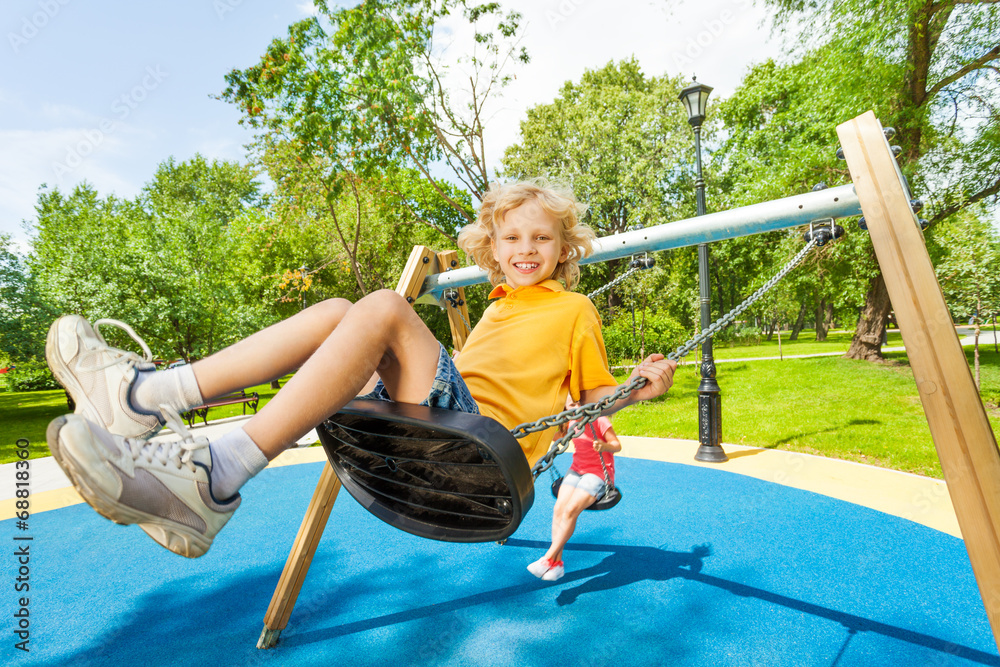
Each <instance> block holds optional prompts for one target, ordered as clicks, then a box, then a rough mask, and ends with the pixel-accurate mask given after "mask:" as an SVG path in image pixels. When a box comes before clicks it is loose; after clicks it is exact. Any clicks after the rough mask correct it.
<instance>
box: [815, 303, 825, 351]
mask: <svg viewBox="0 0 1000 667" xmlns="http://www.w3.org/2000/svg"><path fill="white" fill-rule="evenodd" d="M824 340H826V300H825V299H820V300H819V303H818V304H816V342H817V343H819V342H822V341H824Z"/></svg>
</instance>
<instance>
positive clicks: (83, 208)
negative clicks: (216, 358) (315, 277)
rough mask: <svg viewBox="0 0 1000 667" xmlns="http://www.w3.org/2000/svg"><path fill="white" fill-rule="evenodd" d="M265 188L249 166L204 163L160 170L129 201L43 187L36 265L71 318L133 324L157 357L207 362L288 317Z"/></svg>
mask: <svg viewBox="0 0 1000 667" xmlns="http://www.w3.org/2000/svg"><path fill="white" fill-rule="evenodd" d="M259 187H260V186H259V184H258V183H257V182H256V180H255V175H254V173H253V171H252V170H250V169H249V168H247V167H245V166H241V165H238V164H235V163H231V162H219V161H216V162H212V163H209V162H207V161H206V160H205V159H204V158H202V157H201V156H195V158H193V159H192V160H189V161H187V162H183V163H176V162H175V161H174V160H173V159H170V160H168V161H167V162H165V163H163V164H161V165H160V167H159V168H158V169H157V171H156V173H155V174H154V176H153V178H152V180H151V181H150V183H148V184H147V185H146V187H145V188H144V189H143V192H142V193H141V194H140V195H139V196H138V197H137V198H136V199H134V200H131V201H127V200H120V199H117V198H115V197H107V198H106V199H103V200H102V199H101V198H100V197H99V196H98V194H97V192H96V191H95V190H94V189H93V188H92V187H91V186H89V185H87V184H82V185H80V186H77V187H76V188H75V189H74V190H73V192H72V193H71V194H70V195H69V196H68V197H67V196H64V195H63V194H62V193H61V192H59V190H51V191H49V190H43V191H42V192H40V193H39V202H38V204H37V205H36V212H37V220H36V222H35V232H36V235H35V237H34V238H33V239H32V246H33V248H32V255H31V257H30V259H29V266H30V269H31V271H32V274H33V275H35V276H37V279H38V282H39V285H40V290H41V291H42V293H43V295H44V296H45V298H47V299H48V300H49V301H50V302H51V303H52V304H53V305H54V306H55V307H56V308H57V309H58V310H60V311H62V312H75V313H80V314H83V315H84V316H86V317H88V318H91V319H97V318H100V317H113V318H116V319H122V320H124V321H127V322H128V323H129V324H130V325H132V326H133V327H134V328H135V329H136V330H138V331H140V332H142V335H143V337H144V338H146V339H147V341H148V342H149V343H150V346H151V347H152V348H153V350H154V351H155V353H156V354H158V355H160V356H164V357H169V358H173V357H175V356H179V357H182V358H184V359H187V360H190V359H194V358H200V357H203V356H207V355H208V354H211V353H212V352H213V351H215V350H217V349H220V348H221V347H224V346H225V345H227V344H229V343H232V342H234V341H236V340H239V339H240V338H243V337H245V336H247V335H249V334H250V333H252V332H254V331H257V330H258V329H260V328H261V327H263V326H266V325H267V324H270V323H272V322H273V321H275V320H276V318H277V317H278V315H279V314H280V313H279V309H278V308H276V306H275V302H276V301H277V299H278V298H279V296H280V295H279V293H278V290H277V283H278V278H277V275H276V274H277V271H276V270H275V267H276V266H284V265H286V264H287V261H286V260H285V258H283V257H280V256H279V255H278V253H277V252H276V250H277V249H271V248H269V247H268V245H267V244H268V240H267V234H268V233H269V232H270V231H271V227H272V225H270V224H268V221H267V215H266V212H265V211H264V209H263V208H262V207H263V201H262V199H261V195H260V192H259ZM109 335H111V337H112V338H113V339H116V342H120V343H121V344H122V345H125V344H126V339H124V338H122V339H121V340H120V341H117V334H116V333H115V332H113V331H111V332H109Z"/></svg>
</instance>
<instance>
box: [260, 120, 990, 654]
mask: <svg viewBox="0 0 1000 667" xmlns="http://www.w3.org/2000/svg"><path fill="white" fill-rule="evenodd" d="M837 133H838V136H839V138H840V142H841V149H840V150H839V151H838V156H840V157H843V158H844V159H845V160H846V161H847V166H848V169H849V171H850V174H851V179H852V181H853V184H852V185H843V186H839V187H835V188H828V189H823V190H818V191H813V192H810V193H807V194H804V195H797V196H794V197H788V198H785V199H780V200H775V201H771V202H763V203H761V204H755V205H753V206H747V207H743V208H739V209H733V210H730V211H722V212H719V213H713V214H709V215H704V216H699V217H697V218H691V219H687V220H681V221H677V222H673V223H669V224H666V225H659V226H657V227H653V228H649V229H640V230H636V231H632V232H627V233H624V234H618V235H614V236H611V237H605V238H602V239H599V240H598V242H597V243H596V244H595V252H594V253H593V254H592V255H591V256H590V257H588V258H586V259H585V260H583V261H582V262H581V263H584V264H590V263H596V262H604V261H609V260H612V259H619V258H622V257H628V256H630V255H632V256H636V255H638V254H642V253H647V252H654V251H659V250H666V249H671V248H678V247H684V246H689V245H695V244H698V243H706V242H712V241H718V240H723V239H731V238H738V237H742V236H749V235H752V234H757V233H762V232H767V231H775V230H780V229H787V228H791V227H798V226H802V225H808V226H809V230H808V231H807V232H806V233H805V240H806V242H807V243H806V245H805V246H804V247H803V248H802V249H801V250H800V251H799V253H797V254H796V256H795V257H793V258H792V260H790V261H789V262H788V264H786V266H785V267H783V268H782V269H781V271H779V272H778V273H777V274H776V275H775V276H774V277H773V278H771V279H770V280H769V281H768V282H767V283H765V285H764V286H763V287H761V288H760V289H759V290H757V291H756V292H755V293H754V294H753V295H751V296H750V297H749V298H747V300H746V301H744V302H743V303H742V304H740V305H739V306H737V307H736V308H734V309H733V310H732V311H730V312H729V313H727V314H726V315H724V316H723V317H721V318H720V319H719V320H718V321H716V322H715V323H713V324H712V325H711V326H710V327H708V328H706V329H705V330H703V331H702V332H701V333H700V334H699V335H698V336H696V337H695V338H694V339H692V340H690V341H688V342H687V343H685V344H684V345H683V346H681V347H679V348H678V349H677V350H676V351H674V352H672V353H671V354H670V355H668V358H670V359H674V360H677V359H680V358H681V357H682V356H684V355H685V354H687V353H688V352H689V351H691V350H692V349H694V348H695V347H697V345H699V344H700V343H701V342H702V341H703V340H705V339H706V338H708V337H710V336H713V335H714V334H715V333H717V332H718V331H719V330H721V329H722V328H724V327H725V326H727V325H728V324H729V323H731V322H732V321H733V320H734V319H735V318H736V316H738V315H739V314H740V313H741V312H743V311H744V310H745V309H746V308H747V307H749V306H750V305H751V304H752V303H753V302H755V301H756V300H757V299H759V298H760V297H761V296H763V294H764V293H765V292H767V291H768V290H769V289H770V288H771V287H773V286H774V285H775V284H776V283H777V282H778V281H779V280H781V278H782V277H784V275H786V274H787V273H788V272H789V271H791V270H792V269H793V268H794V267H795V266H797V265H798V264H799V263H800V262H801V261H802V259H803V258H804V257H805V256H806V255H807V254H808V252H809V251H810V250H811V249H812V248H813V247H814V246H822V245H824V244H825V243H827V242H829V241H831V240H833V239H835V238H838V237H839V236H840V235H841V234H842V233H843V230H842V229H841V228H840V227H839V226H838V225H836V220H837V219H838V218H844V217H851V216H857V215H862V214H863V215H864V217H863V218H862V220H863V222H861V223H859V226H860V227H861V228H862V229H867V230H868V232H869V234H870V236H871V240H872V245H873V247H874V249H875V253H876V256H877V258H878V262H879V265H880V267H881V269H882V273H883V276H884V279H885V282H886V288H887V290H888V292H889V297H890V299H891V300H892V304H893V308H894V311H895V313H896V318H897V322H898V324H899V328H900V332H901V334H902V336H903V342H904V344H905V345H906V349H907V356H908V358H909V361H910V365H911V368H912V369H913V374H914V379H915V381H916V383H917V388H918V392H919V395H920V399H921V402H922V405H923V408H924V413H925V415H926V417H927V421H928V425H929V426H930V431H931V436H932V439H933V441H934V445H935V448H936V449H937V452H938V456H939V458H940V460H941V467H942V469H943V471H944V476H945V481H946V482H947V485H948V489H949V493H950V495H951V498H952V503H953V505H954V508H955V512H956V515H957V518H958V522H959V527H960V528H961V530H962V535H963V537H964V540H965V545H966V549H967V551H968V554H969V560H970V562H971V564H972V569H973V572H974V574H975V577H976V581H977V584H978V586H979V591H980V595H981V596H982V599H983V603H984V606H985V608H986V612H987V616H988V618H989V620H990V624H991V627H992V629H993V633H994V639H995V640H996V641H997V642H998V646H1000V453H998V450H997V444H996V439H995V438H994V436H993V431H992V429H991V428H990V424H989V420H988V419H987V417H986V413H985V411H984V409H983V406H982V402H981V401H980V399H979V394H978V392H977V391H976V388H975V384H974V382H973V380H972V376H971V373H970V371H969V368H968V364H967V362H966V359H965V354H964V352H963V351H962V348H961V345H960V343H959V341H958V337H957V335H956V333H955V329H954V326H953V325H952V319H951V315H950V313H949V311H948V308H947V305H946V304H945V301H944V297H943V295H942V292H941V288H940V286H939V284H938V282H937V278H936V276H935V274H934V269H933V266H932V265H931V262H930V258H929V256H928V254H927V250H926V247H925V245H924V239H923V232H922V225H921V221H918V220H917V218H916V216H915V215H914V213H915V211H916V210H919V202H916V201H914V200H912V198H911V196H910V193H909V191H908V185H907V183H906V179H905V178H904V177H903V175H902V173H901V172H900V170H899V167H898V165H897V163H896V160H895V156H896V154H897V152H896V151H895V150H894V149H893V147H890V146H889V144H888V141H887V140H888V139H889V138H890V137H891V128H887V129H883V128H882V126H881V124H880V123H879V121H878V120H877V119H876V117H875V115H874V113H872V112H870V111H869V112H867V113H865V114H863V115H861V116H858V117H857V118H854V119H853V120H850V121H848V122H846V123H843V124H842V125H840V126H838V127H837ZM649 266H652V262H651V260H645V259H643V260H635V261H633V263H632V266H631V269H630V270H629V271H628V272H626V273H624V274H622V275H621V276H619V277H618V278H617V279H616V280H615V281H612V282H611V283H609V284H607V285H605V286H604V287H602V288H601V289H599V290H597V291H595V292H594V293H592V294H591V295H589V296H591V298H593V296H596V294H598V293H600V292H602V291H604V290H606V289H609V288H611V287H613V286H614V285H617V284H619V283H620V282H621V281H623V280H624V279H626V278H627V277H628V276H629V275H631V274H632V273H633V272H634V271H636V270H641V269H642V268H648V267H649ZM482 282H486V275H485V272H483V271H482V270H481V269H479V268H478V267H466V268H458V260H457V253H456V252H455V251H447V252H441V253H435V252H434V251H432V250H431V249H429V248H426V247H424V246H417V247H415V248H414V249H413V252H412V253H411V255H410V258H409V260H408V262H407V264H406V268H405V269H404V271H403V274H402V277H401V278H400V281H399V284H398V286H397V288H396V291H397V292H399V293H400V294H401V295H403V296H404V297H405V298H406V299H407V301H409V302H410V303H418V302H419V303H436V304H438V305H441V306H443V307H445V308H446V309H447V312H448V317H449V322H450V326H451V334H452V342H453V345H454V347H455V349H457V350H461V349H462V347H463V345H464V344H465V340H466V337H467V336H468V333H469V331H470V329H471V327H470V326H469V324H468V322H469V315H468V310H467V307H466V303H465V298H464V287H466V286H469V285H474V284H477V283H482ZM644 382H645V380H644V379H643V378H637V379H636V380H634V381H632V382H631V383H629V384H626V385H622V386H621V387H619V388H618V389H617V391H615V392H614V393H613V394H611V395H610V396H608V397H605V398H604V399H603V400H602V401H600V402H598V403H593V404H589V405H581V406H579V407H577V408H574V409H572V410H566V411H564V412H561V413H559V414H557V415H552V416H549V417H545V418H542V419H539V420H537V421H536V422H532V423H528V424H521V425H519V426H517V427H516V428H514V429H511V430H508V429H507V428H505V427H504V426H502V425H501V424H499V423H497V422H496V421H494V420H492V419H490V418H488V417H483V416H480V415H471V414H465V413H460V412H454V411H449V410H441V409H436V408H430V407H426V406H418V405H411V404H405V403H387V402H381V401H361V400H357V401H352V402H351V403H349V404H348V405H347V406H345V407H344V408H343V409H342V410H341V411H340V412H338V413H337V414H336V415H333V416H332V417H330V418H329V419H328V420H326V421H325V422H324V423H323V424H321V425H320V427H318V428H317V432H318V434H319V437H320V441H321V443H322V445H323V447H324V449H325V450H326V454H327V459H328V463H327V464H326V465H325V466H324V468H323V472H322V473H321V475H320V479H319V483H318V484H317V486H316V491H315V492H314V494H313V497H312V500H311V501H310V503H309V507H308V509H307V511H306V515H305V518H304V519H303V521H302V524H301V526H300V528H299V531H298V534H297V535H296V537H295V541H294V543H293V545H292V548H291V551H290V553H289V556H288V559H287V561H286V563H285V567H284V569H283V571H282V573H281V576H280V578H279V580H278V584H277V587H276V589H275V591H274V594H273V596H272V599H271V603H270V605H269V607H268V609H267V612H266V614H265V616H264V629H263V631H262V633H261V636H260V639H259V640H258V643H257V647H258V648H271V647H273V646H274V645H275V644H276V643H277V641H278V638H279V636H280V634H281V631H282V630H283V629H284V628H285V627H286V625H287V624H288V620H289V618H290V616H291V613H292V609H293V607H294V605H295V601H296V599H297V597H298V594H299V591H300V589H301V587H302V584H303V581H304V580H305V577H306V573H307V572H308V569H309V565H310V563H311V561H312V558H313V555H314V554H315V551H316V547H317V545H318V543H319V540H320V538H321V536H322V533H323V530H324V528H325V526H326V522H327V520H328V518H329V516H330V512H331V510H332V509H333V505H334V502H335V500H336V498H337V495H338V493H339V491H340V488H341V486H343V487H344V488H346V489H347V491H348V492H349V493H350V494H351V495H352V496H353V497H354V498H355V499H356V500H357V501H358V502H359V503H361V505H362V506H364V507H365V508H366V509H368V510H369V511H370V512H371V513H372V514H374V515H375V516H377V517H378V518H380V519H381V520H383V521H385V522H386V523H388V524H390V525H392V526H393V527H395V528H398V529H400V530H404V531H406V532H409V533H412V534H414V535H418V536H421V537H427V538H431V539H437V540H446V541H452V542H488V541H498V542H500V543H503V542H504V541H505V540H506V539H507V537H508V536H510V535H511V534H513V533H514V531H516V530H517V528H518V526H519V525H520V523H521V520H522V518H523V517H524V516H525V514H526V513H527V512H528V510H529V509H530V508H531V505H532V503H533V501H534V480H535V478H537V477H538V475H540V474H541V473H543V472H544V471H545V470H549V469H551V468H552V466H553V465H554V462H555V458H556V456H558V455H559V454H560V453H562V452H564V451H565V450H566V449H567V448H568V446H569V443H570V442H572V440H573V439H574V438H575V437H577V436H578V435H579V434H580V433H582V432H583V430H584V429H585V428H587V426H588V424H590V423H591V422H593V421H594V420H595V419H597V417H598V416H599V415H600V413H601V412H602V411H603V410H604V409H605V408H607V407H608V406H610V405H611V404H612V403H614V402H615V401H617V400H618V399H620V398H623V397H627V396H628V395H629V393H631V391H633V390H634V389H636V388H638V387H640V386H642V383H644ZM563 424H569V426H568V428H567V429H566V433H565V434H564V435H563V436H561V437H560V438H558V439H556V440H555V441H553V443H552V444H551V446H550V447H549V450H548V451H547V452H546V454H545V455H544V456H543V457H542V458H541V459H540V460H539V461H538V462H537V463H536V464H535V465H534V466H533V467H532V468H531V469H529V467H528V462H527V460H526V459H525V457H524V454H523V453H522V450H521V448H520V446H519V445H518V444H517V438H519V437H523V436H525V435H527V434H529V433H534V432H537V431H541V430H547V429H549V428H552V427H555V426H561V425H563ZM720 449H721V448H720ZM720 460H725V457H724V456H721V457H720ZM558 481H560V480H556V482H555V483H553V492H555V489H556V488H557V483H558ZM608 486H609V487H610V485H608ZM620 499H621V493H620V491H619V490H618V489H616V488H613V487H611V488H610V490H609V492H608V493H607V494H606V495H605V496H604V497H602V498H600V499H598V502H597V503H595V509H608V508H610V507H613V506H614V505H615V504H617V503H618V501H619V500H620Z"/></svg>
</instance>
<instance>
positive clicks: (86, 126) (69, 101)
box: [0, 0, 783, 249]
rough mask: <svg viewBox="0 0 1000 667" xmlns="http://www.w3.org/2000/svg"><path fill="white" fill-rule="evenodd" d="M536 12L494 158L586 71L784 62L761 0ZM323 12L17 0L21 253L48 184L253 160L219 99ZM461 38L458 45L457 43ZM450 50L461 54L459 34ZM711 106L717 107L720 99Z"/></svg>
mask: <svg viewBox="0 0 1000 667" xmlns="http://www.w3.org/2000/svg"><path fill="white" fill-rule="evenodd" d="M501 4H502V5H503V6H504V7H505V8H508V9H516V10H518V11H520V12H521V13H522V14H523V16H524V22H525V26H526V27H525V31H524V36H523V42H522V44H523V46H524V47H525V48H526V49H527V50H528V53H529V55H530V56H531V63H530V64H529V65H526V66H525V65H522V66H519V67H518V68H517V69H516V70H515V72H514V73H515V74H516V76H517V78H516V80H515V81H513V82H512V84H511V85H510V86H509V87H508V88H507V89H506V90H505V92H504V95H503V97H502V98H501V99H499V100H496V101H494V102H493V104H492V107H491V108H490V110H489V111H490V112H491V114H490V116H489V121H488V123H487V125H486V144H487V150H486V153H487V163H488V165H491V166H493V167H496V166H499V157H500V156H501V155H502V154H503V150H504V148H506V146H508V145H510V144H513V143H515V142H517V141H518V138H519V123H520V121H521V120H523V119H524V117H525V112H526V110H527V109H529V108H531V107H532V106H535V105H537V104H543V103H548V102H551V101H552V100H553V99H554V98H555V96H556V95H557V94H558V90H559V88H560V86H561V85H562V84H563V83H564V82H566V81H577V80H579V78H580V76H581V74H582V73H583V72H584V71H585V70H587V69H595V68H599V67H603V66H604V65H606V64H607V63H608V62H609V61H612V60H614V61H619V60H623V59H627V58H630V57H635V58H636V60H637V61H638V62H639V64H640V66H641V67H642V69H643V71H644V72H645V73H646V74H647V75H649V76H660V75H663V74H669V75H671V76H673V75H683V76H684V77H685V78H686V79H690V78H691V77H692V76H693V75H697V77H698V81H700V82H702V83H705V84H707V85H710V86H712V87H713V88H714V89H715V90H714V92H713V93H712V95H713V98H714V99H719V98H721V97H726V96H728V95H730V94H732V92H733V91H734V90H735V88H736V87H737V86H738V85H739V83H740V81H741V79H742V78H743V76H744V74H745V73H746V72H747V70H748V69H749V68H750V67H751V66H752V64H754V63H758V62H761V61H764V60H766V59H768V58H780V57H781V55H782V53H783V52H782V40H781V39H780V37H778V36H772V35H771V32H770V28H769V23H768V22H767V21H766V20H765V19H766V14H765V11H764V10H763V9H761V8H759V7H756V6H754V4H753V3H752V1H751V0H701V1H695V0H506V1H504V2H502V3H501ZM313 11H314V9H313V7H312V5H311V2H310V1H309V0H269V1H267V2H265V1H264V0H177V1H176V2H170V3H168V2H155V3H146V2H123V1H120V0H109V1H107V2H101V3H94V2H84V1H83V0H7V1H6V2H5V11H4V12H3V16H2V17H0V34H2V35H3V41H2V43H0V71H3V73H4V74H3V76H2V77H0V233H7V234H10V235H11V236H13V237H14V239H15V240H16V241H17V242H18V244H19V245H20V246H21V248H22V249H26V247H27V246H26V242H27V239H28V237H29V234H30V230H26V229H25V222H28V223H29V224H30V222H31V221H32V220H33V219H34V205H35V203H36V201H37V199H38V191H39V188H40V187H42V186H43V185H47V186H48V187H50V188H51V187H58V188H59V189H60V190H62V191H64V192H68V191H70V190H72V189H73V187H75V186H76V185H77V184H78V183H80V182H83V181H87V182H89V183H90V184H91V185H93V186H94V187H95V188H96V189H97V191H98V192H99V194H100V196H102V197H105V196H107V195H110V194H115V195H116V196H118V197H123V198H130V197H134V196H135V195H137V194H138V193H139V191H140V190H141V188H142V186H143V185H144V184H145V183H146V182H147V181H149V180H150V179H151V178H152V175H153V172H154V171H155V169H156V167H157V165H159V164H160V163H161V162H163V161H165V160H167V159H168V158H170V157H173V158H175V159H176V160H177V161H184V160H188V159H190V158H192V157H193V156H194V155H195V154H196V153H200V154H202V155H203V156H205V157H206V158H209V159H221V160H236V161H241V162H245V161H246V151H245V149H244V146H245V144H247V143H248V142H249V141H250V139H251V135H250V133H249V132H248V131H247V130H246V129H245V128H243V127H241V126H240V125H239V124H238V121H239V114H238V112H237V110H236V108H235V107H234V106H233V105H231V104H227V103H225V102H222V101H220V100H217V99H213V96H214V95H218V94H219V93H221V92H222V90H223V89H224V88H225V80H224V77H225V75H226V73H227V72H229V71H231V70H232V69H234V68H241V69H242V68H245V67H248V66H251V65H253V64H255V63H256V62H257V61H258V59H259V58H260V56H261V54H262V53H263V52H264V50H265V49H266V47H267V45H268V43H269V42H270V41H271V39H273V38H275V37H280V36H284V35H285V34H286V32H287V27H288V26H289V25H290V24H292V23H294V22H296V21H299V20H302V19H303V18H305V17H307V16H309V15H310V14H311V13H312V12H313ZM448 44H449V42H447V41H446V42H445V43H444V46H445V47H448ZM450 44H451V46H450V47H448V48H450V51H448V50H446V52H445V53H444V57H445V58H447V57H448V56H449V54H455V55H457V54H458V52H459V51H461V44H462V39H461V36H456V38H455V39H454V41H453V42H450ZM711 102H712V100H710V102H709V103H710V104H711Z"/></svg>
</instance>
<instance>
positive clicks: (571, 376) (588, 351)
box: [455, 280, 618, 465]
mask: <svg viewBox="0 0 1000 667" xmlns="http://www.w3.org/2000/svg"><path fill="white" fill-rule="evenodd" d="M496 297H500V298H499V300H498V301H495V302H494V303H492V304H490V306H489V307H488V308H487V309H486V312H485V313H484V314H483V317H482V319H481V320H480V321H479V323H478V324H476V328H475V329H474V330H473V331H472V333H471V334H470V335H469V338H468V340H467V341H466V343H465V347H463V348H462V353H461V354H460V355H458V359H456V360H455V365H456V366H457V367H458V371H459V372H460V373H461V374H462V378H463V379H464V380H465V383H466V384H467V385H468V387H469V391H470V392H471V393H472V397H473V398H474V399H476V403H477V404H478V405H479V410H480V412H481V413H482V414H484V415H486V416H487V417H492V418H493V419H495V420H497V421H498V422H500V423H501V424H503V425H504V426H506V427H507V428H509V429H510V428H514V427H515V426H517V425H518V424H522V423H524V422H530V421H534V420H536V419H539V418H540V417H545V416H547V415H551V414H555V413H557V412H562V411H563V410H564V409H565V400H566V392H567V391H569V392H570V393H571V394H572V395H573V397H574V398H579V397H580V392H581V391H583V390H585V389H594V388H597V387H603V386H616V385H617V384H618V383H617V382H616V381H615V378H614V376H612V375H611V372H610V371H609V370H608V356H607V351H606V350H605V349H604V338H603V337H602V336H601V318H600V316H599V315H598V314H597V309H596V308H594V304H593V303H591V301H590V299H588V298H587V297H586V296H584V295H582V294H577V293H575V292H567V291H566V289H565V288H564V287H563V286H562V284H561V283H559V282H558V281H555V280H545V281H543V282H541V283H538V284H537V285H529V286H527V287H519V288H517V289H513V288H511V287H510V286H509V285H506V284H501V285H498V286H497V287H496V288H494V290H493V291H492V292H491V293H490V298H491V299H492V298H496ZM555 432H556V429H555V428H552V429H548V430H547V431H540V432H538V433H532V434H530V435H527V436H525V437H524V438H522V439H521V440H520V441H519V442H520V444H521V449H523V450H524V455H525V456H526V457H527V458H528V462H529V463H531V464H532V465H534V463H535V461H537V460H538V459H540V458H541V457H542V455H543V454H545V452H546V451H547V450H548V447H549V444H550V443H551V442H552V436H553V434H554V433H555Z"/></svg>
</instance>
